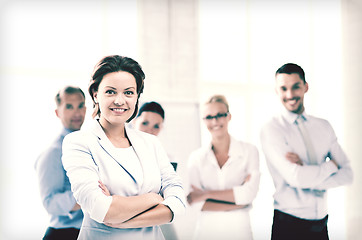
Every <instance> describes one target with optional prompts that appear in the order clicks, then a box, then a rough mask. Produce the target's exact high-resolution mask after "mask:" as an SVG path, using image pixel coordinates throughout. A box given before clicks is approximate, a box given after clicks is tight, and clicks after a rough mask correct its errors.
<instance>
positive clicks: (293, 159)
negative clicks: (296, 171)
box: [285, 152, 303, 166]
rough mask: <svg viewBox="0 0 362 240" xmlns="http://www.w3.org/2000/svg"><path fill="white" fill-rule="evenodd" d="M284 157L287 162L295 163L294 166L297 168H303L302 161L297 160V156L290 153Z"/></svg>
mask: <svg viewBox="0 0 362 240" xmlns="http://www.w3.org/2000/svg"><path fill="white" fill-rule="evenodd" d="M285 157H286V159H287V160H289V161H290V162H291V163H295V164H298V165H299V166H303V162H302V160H301V159H300V158H299V156H298V154H296V153H292V152H287V154H285Z"/></svg>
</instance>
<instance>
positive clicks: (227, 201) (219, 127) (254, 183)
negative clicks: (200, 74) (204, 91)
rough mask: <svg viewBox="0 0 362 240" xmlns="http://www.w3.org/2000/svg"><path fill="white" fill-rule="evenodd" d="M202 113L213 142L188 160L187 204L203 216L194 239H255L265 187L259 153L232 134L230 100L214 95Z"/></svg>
mask: <svg viewBox="0 0 362 240" xmlns="http://www.w3.org/2000/svg"><path fill="white" fill-rule="evenodd" d="M202 115H203V121H204V123H205V125H206V127H207V129H208V131H209V132H210V134H211V142H210V143H209V144H207V145H205V146H203V147H201V148H200V149H197V150H195V151H194V152H192V153H191V155H190V157H189V161H188V175H189V183H190V193H189V194H188V196H187V200H188V202H189V204H190V205H191V206H192V208H193V209H194V210H196V211H198V212H199V217H198V220H197V224H196V229H195V233H194V239H252V238H253V234H252V230H251V225H250V216H249V210H250V208H251V204H252V202H253V200H254V199H255V197H256V195H257V192H258V189H259V181H260V172H259V153H258V150H257V148H256V147H255V146H254V145H252V144H250V143H246V142H242V141H238V140H236V139H234V138H233V137H232V136H231V135H230V134H229V130H228V124H229V122H230V120H231V113H230V112H229V104H228V102H227V100H226V98H225V96H223V95H214V96H212V97H211V98H210V99H209V100H208V101H207V102H206V103H205V105H204V106H203V111H202Z"/></svg>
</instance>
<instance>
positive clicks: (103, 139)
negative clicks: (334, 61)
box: [62, 120, 186, 240]
mask: <svg viewBox="0 0 362 240" xmlns="http://www.w3.org/2000/svg"><path fill="white" fill-rule="evenodd" d="M125 129H126V134H127V137H128V139H129V140H130V142H131V145H132V147H133V148H134V151H135V152H136V155H137V156H138V158H139V160H140V163H141V167H142V170H143V181H141V179H137V177H136V174H134V169H133V168H132V166H133V165H130V164H129V162H128V161H127V159H125V158H124V156H120V155H117V151H116V150H117V149H116V148H115V147H114V146H113V144H112V143H111V142H110V140H109V139H108V137H107V136H106V134H105V133H104V131H103V129H102V127H101V126H100V124H99V123H98V121H97V120H95V121H94V123H93V125H92V126H91V128H90V129H87V130H80V131H77V132H73V133H70V134H68V135H67V136H66V137H65V138H64V141H63V157H62V161H63V165H64V169H65V170H66V171H67V175H68V177H69V180H70V183H71V188H72V191H73V194H74V197H75V198H76V200H77V202H78V203H79V204H80V205H81V207H82V210H83V212H84V220H83V224H82V227H81V231H80V235H79V238H78V239H87V240H88V239H163V236H162V233H161V231H160V229H159V227H158V226H154V227H148V228H136V229H117V228H111V227H108V226H106V225H104V224H103V223H102V222H103V219H104V217H105V215H106V213H107V211H108V209H109V206H110V204H111V202H112V197H110V196H105V195H104V194H103V193H102V191H101V189H100V188H99V187H98V180H101V181H102V182H103V183H104V184H105V185H106V186H107V188H108V189H109V191H110V193H111V195H114V194H115V195H121V196H135V195H140V194H144V193H148V192H155V193H160V194H161V195H162V196H163V197H164V199H165V200H164V202H163V204H165V205H168V206H169V207H170V208H171V210H172V211H173V213H174V215H175V216H177V215H178V214H181V213H184V212H185V206H186V201H185V193H184V190H183V186H182V182H181V178H180V177H178V175H177V174H176V172H175V171H174V170H173V167H172V165H171V164H170V161H169V159H168V157H167V154H166V152H165V150H164V149H163V147H162V145H161V143H160V142H159V140H158V138H157V137H155V136H153V135H151V134H147V133H144V132H141V131H137V130H134V129H130V128H127V127H126V128H125ZM138 170H139V169H138Z"/></svg>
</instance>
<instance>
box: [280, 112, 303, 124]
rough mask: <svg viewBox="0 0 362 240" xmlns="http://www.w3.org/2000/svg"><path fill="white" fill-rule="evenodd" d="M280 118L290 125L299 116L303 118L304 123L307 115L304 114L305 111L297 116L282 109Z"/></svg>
mask: <svg viewBox="0 0 362 240" xmlns="http://www.w3.org/2000/svg"><path fill="white" fill-rule="evenodd" d="M282 116H283V118H284V119H286V120H287V121H288V122H289V123H290V124H293V123H295V120H296V119H297V118H298V117H299V116H300V117H302V118H303V120H304V121H307V120H308V118H309V117H308V115H307V114H306V112H305V110H304V111H303V112H302V114H300V115H298V114H296V113H293V112H290V111H288V110H287V109H285V108H283V110H282Z"/></svg>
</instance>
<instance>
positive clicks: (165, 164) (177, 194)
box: [154, 138, 186, 218]
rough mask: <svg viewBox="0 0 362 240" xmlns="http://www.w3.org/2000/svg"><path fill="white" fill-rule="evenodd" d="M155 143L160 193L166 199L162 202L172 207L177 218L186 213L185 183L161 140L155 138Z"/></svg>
mask: <svg viewBox="0 0 362 240" xmlns="http://www.w3.org/2000/svg"><path fill="white" fill-rule="evenodd" d="M154 144H155V149H156V155H157V156H156V157H157V159H158V163H159V167H160V173H161V190H160V193H161V195H162V196H163V198H164V199H165V200H164V201H163V202H162V203H163V204H164V205H166V206H168V207H169V208H170V209H171V211H172V212H173V214H174V218H175V217H177V215H181V214H184V213H185V210H186V198H185V191H184V188H183V183H182V180H181V178H180V177H179V176H178V175H177V173H176V172H175V170H174V168H173V167H172V165H171V163H170V161H169V158H168V156H167V153H166V151H165V150H164V148H163V147H162V144H161V142H160V141H159V140H158V139H157V138H154Z"/></svg>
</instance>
